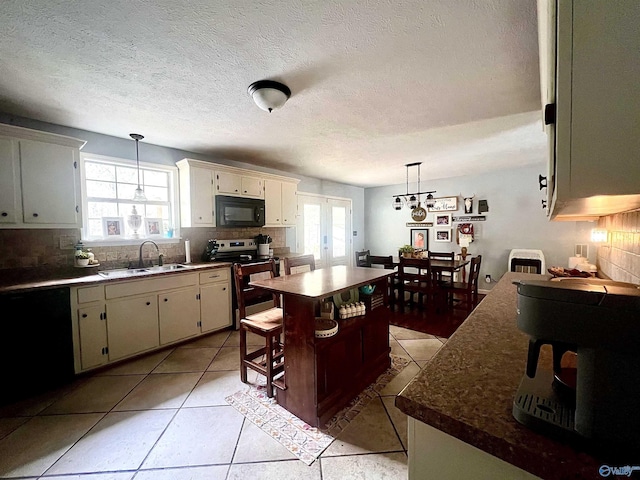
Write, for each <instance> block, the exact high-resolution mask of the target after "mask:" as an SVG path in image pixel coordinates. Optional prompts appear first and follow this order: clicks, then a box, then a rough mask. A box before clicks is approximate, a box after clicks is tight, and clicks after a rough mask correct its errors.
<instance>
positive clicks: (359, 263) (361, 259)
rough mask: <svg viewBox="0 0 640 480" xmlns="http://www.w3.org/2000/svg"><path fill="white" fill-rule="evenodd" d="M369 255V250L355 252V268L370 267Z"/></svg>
mask: <svg viewBox="0 0 640 480" xmlns="http://www.w3.org/2000/svg"><path fill="white" fill-rule="evenodd" d="M370 253H371V252H370V251H369V250H363V251H361V252H356V267H370V266H371V262H369V254H370Z"/></svg>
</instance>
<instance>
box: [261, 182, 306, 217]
mask: <svg viewBox="0 0 640 480" xmlns="http://www.w3.org/2000/svg"><path fill="white" fill-rule="evenodd" d="M297 190H298V185H297V183H294V182H288V181H280V180H272V179H266V180H265V183H264V204H265V205H264V208H265V220H266V221H265V226H266V227H269V226H271V227H277V226H283V225H284V226H286V225H295V224H296V212H297V205H298V203H297V199H296V193H297Z"/></svg>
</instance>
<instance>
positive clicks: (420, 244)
mask: <svg viewBox="0 0 640 480" xmlns="http://www.w3.org/2000/svg"><path fill="white" fill-rule="evenodd" d="M428 233H429V231H428V230H427V229H426V228H412V229H411V246H412V247H413V248H418V249H420V250H429V235H428Z"/></svg>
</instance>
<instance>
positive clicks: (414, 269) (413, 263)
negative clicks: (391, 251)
mask: <svg viewBox="0 0 640 480" xmlns="http://www.w3.org/2000/svg"><path fill="white" fill-rule="evenodd" d="M398 282H399V284H400V288H402V290H404V291H406V292H412V293H421V294H427V295H428V294H429V293H430V292H431V289H432V287H433V272H432V270H431V261H430V260H429V259H428V258H404V257H400V263H399V264H398Z"/></svg>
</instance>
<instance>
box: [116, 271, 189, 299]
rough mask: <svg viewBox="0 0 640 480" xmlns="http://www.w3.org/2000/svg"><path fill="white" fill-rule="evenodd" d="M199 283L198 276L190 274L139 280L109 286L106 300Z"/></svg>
mask: <svg viewBox="0 0 640 480" xmlns="http://www.w3.org/2000/svg"><path fill="white" fill-rule="evenodd" d="M197 282H198V276H197V274H195V273H189V274H187V275H166V276H162V277H161V278H152V279H149V280H138V281H134V282H119V283H114V284H112V285H107V286H105V287H104V289H105V296H106V298H107V299H111V298H118V297H128V296H131V295H140V294H143V293H152V292H159V291H162V290H171V289H174V288H180V287H188V286H190V285H196V284H197Z"/></svg>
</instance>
